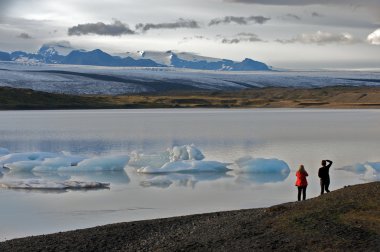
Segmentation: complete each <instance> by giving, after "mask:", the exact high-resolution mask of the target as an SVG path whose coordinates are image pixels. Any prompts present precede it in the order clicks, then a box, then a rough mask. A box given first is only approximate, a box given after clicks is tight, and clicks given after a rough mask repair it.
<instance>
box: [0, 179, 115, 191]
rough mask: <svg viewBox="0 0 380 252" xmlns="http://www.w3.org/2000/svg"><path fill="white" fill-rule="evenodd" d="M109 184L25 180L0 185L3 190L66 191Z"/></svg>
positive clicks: (106, 186) (107, 186)
mask: <svg viewBox="0 0 380 252" xmlns="http://www.w3.org/2000/svg"><path fill="white" fill-rule="evenodd" d="M109 187H110V184H109V183H101V182H83V181H70V180H68V181H46V180H41V179H25V180H19V181H7V182H2V183H0V188H4V189H28V190H33V189H39V190H41V189H43V190H67V189H75V190H79V189H101V188H109Z"/></svg>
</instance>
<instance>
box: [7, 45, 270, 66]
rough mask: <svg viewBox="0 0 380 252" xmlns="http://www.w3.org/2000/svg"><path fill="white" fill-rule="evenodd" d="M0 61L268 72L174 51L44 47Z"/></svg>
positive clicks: (250, 63) (246, 61)
mask: <svg viewBox="0 0 380 252" xmlns="http://www.w3.org/2000/svg"><path fill="white" fill-rule="evenodd" d="M0 61H15V62H23V63H31V64H34V63H45V64H68V65H93V66H112V67H174V68H185V69H197V70H218V71H269V70H271V68H270V67H269V66H267V65H266V64H265V63H262V62H259V61H255V60H252V59H249V58H246V59H244V60H243V61H241V62H237V61H233V60H228V59H217V58H209V57H203V56H199V55H196V54H192V53H177V52H173V51H166V52H154V51H150V52H149V51H147V52H145V51H138V52H136V53H130V52H128V53H125V54H120V55H116V56H115V55H111V54H108V53H106V52H104V51H102V50H100V49H96V50H93V51H84V50H72V51H71V52H69V53H68V54H66V55H62V54H60V52H59V48H57V47H56V46H54V45H49V44H46V45H43V46H42V47H41V48H40V49H39V50H38V51H37V53H27V52H23V51H15V52H12V53H7V52H1V51H0Z"/></svg>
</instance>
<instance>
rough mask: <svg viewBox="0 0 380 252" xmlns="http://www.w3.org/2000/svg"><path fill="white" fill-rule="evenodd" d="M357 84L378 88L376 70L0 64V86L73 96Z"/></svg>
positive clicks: (378, 82)
mask: <svg viewBox="0 0 380 252" xmlns="http://www.w3.org/2000/svg"><path fill="white" fill-rule="evenodd" d="M362 85H365V86H379V85H380V72H374V71H372V72H371V71H327V70H326V71H324V70H320V71H270V72H265V71H258V72H249V71H236V72H220V71H205V70H191V69H177V68H149V67H145V68H144V67H103V66H81V65H78V66H74V65H51V64H50V65H49V64H40V65H28V64H20V63H14V62H5V61H3V62H1V61H0V86H4V87H13V88H26V89H32V90H36V91H44V92H50V93H61V94H74V95H87V94H88V95H102V94H104V95H120V94H139V93H146V92H153V93H154V92H166V91H184V90H186V91H200V90H206V91H230V90H243V89H247V88H262V87H300V88H317V87H327V86H362Z"/></svg>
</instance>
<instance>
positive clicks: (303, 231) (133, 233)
mask: <svg viewBox="0 0 380 252" xmlns="http://www.w3.org/2000/svg"><path fill="white" fill-rule="evenodd" d="M379 195H380V182H373V183H368V184H361V185H355V186H349V187H345V188H343V189H340V190H337V191H334V192H331V193H328V194H325V195H322V196H320V197H317V198H313V199H309V200H306V201H303V202H292V203H285V204H281V205H276V206H273V207H269V208H260V209H249V210H237V211H229V212H219V213H209V214H201V215H191V216H183V217H173V218H167V219H156V220H147V221H136V222H128V223H119V224H111V225H106V226H99V227H94V228H89V229H82V230H75V231H70V232H62V233H56V234H50V235H42V236H34V237H26V238H21V239H14V240H9V241H5V242H2V243H0V251H4V252H6V251H28V252H30V251H70V252H72V251H210V250H211V251H272V250H276V251H305V250H308V251H380V197H379Z"/></svg>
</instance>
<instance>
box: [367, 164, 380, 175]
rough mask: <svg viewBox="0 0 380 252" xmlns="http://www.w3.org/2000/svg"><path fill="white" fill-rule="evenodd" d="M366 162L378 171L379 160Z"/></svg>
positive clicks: (379, 168)
mask: <svg viewBox="0 0 380 252" xmlns="http://www.w3.org/2000/svg"><path fill="white" fill-rule="evenodd" d="M367 164H368V165H369V166H371V167H372V168H373V169H374V170H375V171H376V172H379V173H380V162H367Z"/></svg>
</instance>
